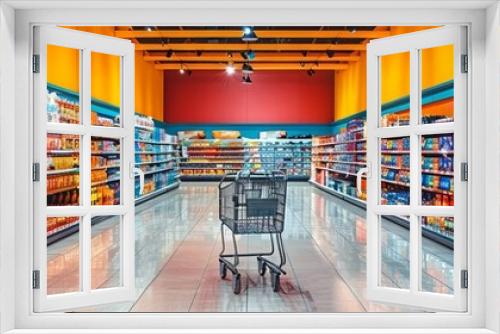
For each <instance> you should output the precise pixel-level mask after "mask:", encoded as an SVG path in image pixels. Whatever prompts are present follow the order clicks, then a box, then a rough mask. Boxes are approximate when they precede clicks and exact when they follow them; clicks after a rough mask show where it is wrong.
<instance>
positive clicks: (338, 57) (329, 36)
mask: <svg viewBox="0 0 500 334" xmlns="http://www.w3.org/2000/svg"><path fill="white" fill-rule="evenodd" d="M245 28H247V29H248V28H250V29H251V31H253V32H255V35H256V36H257V40H255V41H251V42H248V41H244V40H242V37H243V36H244V29H245ZM389 34H390V32H389V28H388V27H373V26H359V27H354V26H349V27H342V26H333V27H332V26H331V27H325V26H317V27H311V26H308V27H298V26H258V27H238V26H231V27H228V26H222V27H218V26H210V27H199V26H198V27H196V26H189V27H179V26H177V27H165V26H150V27H144V26H141V27H138V26H135V27H116V28H115V36H116V37H120V38H127V39H130V40H132V41H133V42H134V43H135V44H136V50H139V51H142V52H143V55H144V60H146V61H150V62H154V63H155V68H156V69H158V70H179V69H181V68H183V69H186V70H219V69H224V68H225V67H226V66H227V65H228V64H229V63H231V64H233V66H234V68H235V69H241V67H242V65H243V64H244V63H245V62H249V63H250V64H251V66H252V67H253V69H255V70H311V69H313V70H329V71H331V70H344V69H346V68H347V66H348V64H349V63H350V62H356V61H358V60H359V59H360V52H362V51H365V49H366V44H367V43H368V42H369V41H370V40H371V39H375V38H381V37H386V36H389ZM249 53H250V57H248V56H249ZM249 58H250V59H249Z"/></svg>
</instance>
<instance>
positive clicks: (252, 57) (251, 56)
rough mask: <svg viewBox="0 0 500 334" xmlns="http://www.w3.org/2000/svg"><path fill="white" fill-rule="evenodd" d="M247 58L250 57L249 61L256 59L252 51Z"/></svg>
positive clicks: (248, 52)
mask: <svg viewBox="0 0 500 334" xmlns="http://www.w3.org/2000/svg"><path fill="white" fill-rule="evenodd" d="M247 57H248V60H254V59H255V52H253V51H252V50H248V51H247Z"/></svg>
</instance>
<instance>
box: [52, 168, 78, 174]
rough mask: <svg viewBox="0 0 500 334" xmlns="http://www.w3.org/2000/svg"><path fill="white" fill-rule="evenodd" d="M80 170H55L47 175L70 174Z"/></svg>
mask: <svg viewBox="0 0 500 334" xmlns="http://www.w3.org/2000/svg"><path fill="white" fill-rule="evenodd" d="M79 170H80V168H67V169H53V170H48V171H47V175H60V174H70V173H75V172H78V171H79Z"/></svg>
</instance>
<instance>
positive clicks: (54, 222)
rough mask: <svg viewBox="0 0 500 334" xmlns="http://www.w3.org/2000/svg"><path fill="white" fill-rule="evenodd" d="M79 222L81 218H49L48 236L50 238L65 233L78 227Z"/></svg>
mask: <svg viewBox="0 0 500 334" xmlns="http://www.w3.org/2000/svg"><path fill="white" fill-rule="evenodd" d="M79 222H80V218H79V217H48V218H47V236H48V237H50V236H52V235H54V234H56V233H57V232H60V231H63V230H65V229H67V228H69V227H72V226H76V225H78V224H79Z"/></svg>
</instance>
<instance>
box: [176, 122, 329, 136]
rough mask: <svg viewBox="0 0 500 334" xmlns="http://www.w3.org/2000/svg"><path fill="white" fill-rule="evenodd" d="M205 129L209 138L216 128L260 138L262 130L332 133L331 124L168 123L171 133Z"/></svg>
mask: <svg viewBox="0 0 500 334" xmlns="http://www.w3.org/2000/svg"><path fill="white" fill-rule="evenodd" d="M189 130H203V131H205V135H206V137H207V138H213V137H212V131H214V130H236V131H240V133H241V136H242V137H247V138H259V133H260V132H261V131H279V130H283V131H286V132H287V135H288V136H297V135H306V134H310V135H314V136H322V135H328V134H330V133H331V131H332V128H331V125H330V124H170V123H167V131H168V133H169V134H177V131H189Z"/></svg>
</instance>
